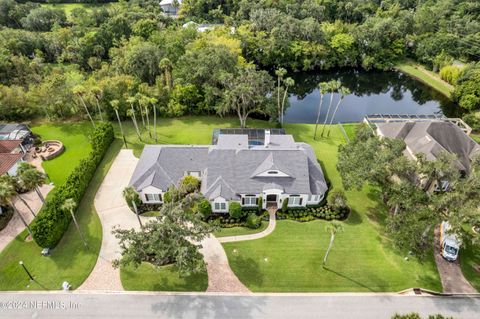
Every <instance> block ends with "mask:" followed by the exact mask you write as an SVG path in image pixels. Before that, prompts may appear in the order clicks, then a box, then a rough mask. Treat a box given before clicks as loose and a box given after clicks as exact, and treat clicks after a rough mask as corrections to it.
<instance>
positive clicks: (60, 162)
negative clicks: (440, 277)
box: [32, 122, 93, 185]
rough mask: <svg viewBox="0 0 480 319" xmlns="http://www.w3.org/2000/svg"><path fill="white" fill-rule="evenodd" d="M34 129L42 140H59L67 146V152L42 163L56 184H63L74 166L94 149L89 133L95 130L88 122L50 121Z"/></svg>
mask: <svg viewBox="0 0 480 319" xmlns="http://www.w3.org/2000/svg"><path fill="white" fill-rule="evenodd" d="M32 130H33V132H34V133H35V134H39V135H40V137H41V139H42V140H59V141H61V142H62V143H63V145H64V146H65V152H64V153H63V154H61V155H60V156H59V157H56V158H54V159H52V160H50V161H44V162H43V163H42V166H43V168H44V169H45V171H46V173H47V174H48V176H49V178H50V180H51V181H52V182H53V183H54V184H55V185H61V184H63V183H64V182H65V180H66V179H67V177H68V175H69V174H70V172H71V171H72V170H73V168H75V167H76V166H77V165H78V163H79V162H80V160H81V159H82V158H85V157H87V156H88V153H89V152H90V151H91V149H92V147H91V145H90V141H89V139H88V135H89V134H90V133H91V132H92V131H93V127H92V125H91V124H90V123H88V122H80V123H68V124H60V123H48V124H41V125H38V126H33V127H32Z"/></svg>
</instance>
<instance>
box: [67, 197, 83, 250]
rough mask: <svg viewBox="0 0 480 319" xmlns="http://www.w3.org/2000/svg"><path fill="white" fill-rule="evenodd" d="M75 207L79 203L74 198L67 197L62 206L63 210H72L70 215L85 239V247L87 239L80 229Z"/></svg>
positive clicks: (81, 236)
mask: <svg viewBox="0 0 480 319" xmlns="http://www.w3.org/2000/svg"><path fill="white" fill-rule="evenodd" d="M75 208H77V203H75V201H74V200H73V199H72V198H67V199H66V200H65V201H64V202H63V205H62V207H61V209H62V210H66V211H68V212H70V215H72V219H73V223H74V224H75V227H76V228H77V231H78V234H79V235H80V238H81V239H82V241H83V244H84V245H85V247H87V241H86V240H85V237H83V235H82V232H81V231H80V227H79V226H78V222H77V218H76V217H75V213H74V211H75Z"/></svg>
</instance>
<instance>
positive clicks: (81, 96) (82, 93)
mask: <svg viewBox="0 0 480 319" xmlns="http://www.w3.org/2000/svg"><path fill="white" fill-rule="evenodd" d="M72 93H73V94H74V95H76V96H77V97H78V98H79V99H80V101H81V102H82V105H83V108H84V109H85V112H87V116H88V118H89V119H90V122H92V125H93V128H95V122H94V121H93V118H92V116H91V115H90V111H89V110H88V107H87V104H86V103H85V99H84V96H85V88H84V87H83V86H82V85H77V86H75V87H74V88H73V89H72Z"/></svg>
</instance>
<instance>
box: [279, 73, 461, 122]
mask: <svg viewBox="0 0 480 319" xmlns="http://www.w3.org/2000/svg"><path fill="white" fill-rule="evenodd" d="M292 77H293V78H294V79H295V87H294V88H293V89H292V90H291V94H290V98H289V101H290V107H289V108H288V109H287V111H286V113H285V121H286V122H288V123H315V118H316V114H317V110H318V103H319V100H320V94H319V91H318V83H320V82H326V81H330V80H334V79H335V80H339V81H341V83H342V85H343V86H345V87H347V88H349V89H350V91H351V92H352V94H350V95H349V96H347V97H346V98H345V100H344V101H343V103H342V105H341V107H340V109H339V110H338V113H337V114H336V117H335V119H334V122H335V123H336V122H357V121H361V120H362V119H363V117H364V116H365V115H367V114H376V113H382V114H429V115H430V114H438V115H441V114H444V115H445V116H449V117H452V116H455V115H458V114H455V111H454V110H455V109H458V108H457V107H456V106H455V104H454V103H452V102H451V101H450V100H449V99H448V98H446V97H444V96H443V95H442V94H440V93H438V92H437V91H435V90H433V89H431V88H430V87H428V86H426V85H424V84H423V83H421V82H419V81H417V80H415V79H412V78H410V77H409V76H407V75H404V74H403V73H400V72H394V71H389V72H380V71H372V72H366V71H361V70H351V69H349V70H336V71H331V72H321V73H319V72H316V73H297V74H294V75H293V76H292ZM329 99H330V96H329V95H328V94H327V95H326V96H325V99H324V102H323V103H324V104H323V107H322V112H321V121H323V120H324V119H325V116H326V113H327V108H328V102H329ZM337 100H338V95H337V94H335V95H334V106H335V103H336V101H337Z"/></svg>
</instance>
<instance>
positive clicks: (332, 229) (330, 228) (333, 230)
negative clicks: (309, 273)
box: [322, 220, 343, 266]
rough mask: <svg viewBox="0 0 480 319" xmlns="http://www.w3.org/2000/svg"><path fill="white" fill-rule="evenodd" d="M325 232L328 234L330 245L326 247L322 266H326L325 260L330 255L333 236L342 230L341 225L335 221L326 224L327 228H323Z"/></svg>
mask: <svg viewBox="0 0 480 319" xmlns="http://www.w3.org/2000/svg"><path fill="white" fill-rule="evenodd" d="M325 230H326V231H327V232H329V233H330V244H329V245H328V249H327V253H326V254H325V257H324V258H323V264H322V265H323V266H325V265H326V264H327V258H328V254H330V250H331V249H332V246H333V241H334V240H335V235H336V234H337V233H338V232H340V231H342V230H343V224H342V223H340V222H339V221H337V220H332V221H331V222H330V223H328V225H327V227H325Z"/></svg>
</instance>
